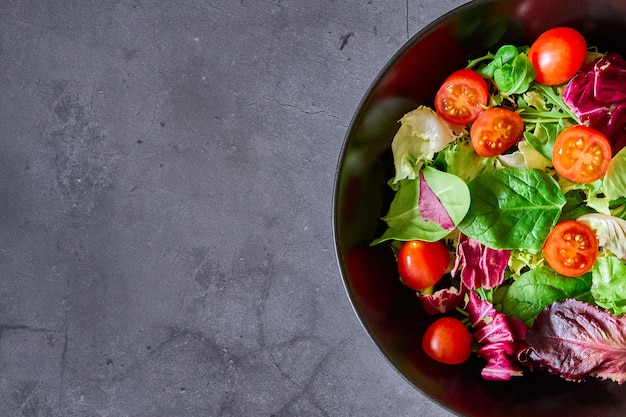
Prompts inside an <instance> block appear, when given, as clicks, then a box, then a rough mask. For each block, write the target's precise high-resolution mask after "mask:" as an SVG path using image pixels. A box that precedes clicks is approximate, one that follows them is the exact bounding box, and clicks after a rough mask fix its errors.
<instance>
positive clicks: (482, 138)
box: [470, 107, 524, 157]
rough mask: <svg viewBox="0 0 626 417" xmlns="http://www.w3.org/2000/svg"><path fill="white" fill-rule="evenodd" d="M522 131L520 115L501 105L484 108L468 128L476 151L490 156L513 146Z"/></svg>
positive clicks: (522, 122)
mask: <svg viewBox="0 0 626 417" xmlns="http://www.w3.org/2000/svg"><path fill="white" fill-rule="evenodd" d="M523 132H524V121H523V120H522V118H521V116H520V115H519V114H517V113H515V112H513V111H511V110H507V109H505V108H502V107H492V108H490V109H487V110H485V111H484V112H483V113H482V114H481V115H480V116H478V118H477V119H476V121H475V122H474V124H473V125H472V128H471V129H470V138H471V139H472V145H474V149H475V150H476V153H478V154H479V155H481V156H486V157H491V156H496V155H500V154H501V153H502V152H504V151H506V150H507V149H509V148H510V147H511V146H513V145H514V144H515V143H517V141H518V140H519V139H520V137H521V136H522V133H523Z"/></svg>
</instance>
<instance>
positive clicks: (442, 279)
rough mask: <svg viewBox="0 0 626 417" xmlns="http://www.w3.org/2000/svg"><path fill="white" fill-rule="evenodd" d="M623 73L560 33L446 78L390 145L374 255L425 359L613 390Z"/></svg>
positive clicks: (622, 374) (620, 271)
mask: <svg viewBox="0 0 626 417" xmlns="http://www.w3.org/2000/svg"><path fill="white" fill-rule="evenodd" d="M625 147H626V61H624V59H623V58H622V57H621V56H620V55H619V54H618V53H615V52H612V51H602V50H600V49H599V48H597V47H595V46H594V45H592V44H590V43H589V42H588V41H587V39H585V37H584V36H583V35H582V34H581V33H580V32H579V31H577V30H575V29H573V28H571V27H567V26H557V27H553V28H551V29H548V30H546V31H544V32H543V33H541V34H540V35H539V36H538V37H536V38H535V39H534V41H533V42H532V43H530V44H529V45H517V44H505V45H502V46H500V47H498V48H497V49H495V50H493V51H489V52H488V53H487V54H485V55H482V56H479V57H478V58H475V59H472V60H470V61H468V62H467V63H466V65H465V66H463V67H459V68H457V69H455V70H454V71H452V72H451V73H450V74H448V75H447V77H446V78H445V80H444V82H443V83H442V84H441V85H440V86H439V89H438V90H437V92H436V95H435V98H434V101H433V105H432V106H426V105H419V106H417V107H415V108H413V109H411V110H410V111H408V112H406V113H405V114H404V116H403V117H402V118H401V119H400V121H399V128H398V129H397V132H396V133H395V136H394V137H393V140H392V142H391V152H392V156H393V168H394V173H393V176H392V177H391V178H389V181H388V186H389V188H390V191H391V193H392V199H391V202H390V204H389V206H388V207H387V208H386V210H385V211H386V214H385V215H384V216H383V217H382V222H383V224H384V228H383V230H382V232H381V233H380V234H379V235H378V236H376V238H375V239H374V240H373V241H372V242H371V245H372V246H376V247H378V246H386V247H388V248H390V250H391V251H392V252H393V254H394V259H395V261H396V267H397V271H398V276H399V277H400V281H401V283H402V285H404V286H406V287H408V288H410V289H411V291H414V292H415V295H416V296H415V303H419V304H420V306H421V308H423V309H424V311H426V313H428V314H429V315H430V316H431V318H432V320H430V322H429V325H428V327H427V329H426V330H425V332H424V334H423V337H422V339H421V346H420V347H419V348H421V349H422V350H423V352H424V353H425V354H426V355H427V356H428V357H429V358H431V359H433V360H435V361H438V362H441V363H444V364H448V365H450V366H455V365H458V364H461V363H464V362H465V361H467V360H469V359H470V358H471V357H473V356H478V357H479V358H480V363H481V366H480V368H481V369H480V375H481V377H482V378H483V379H485V380H489V381H508V380H511V379H516V378H524V377H525V376H527V375H529V374H532V373H533V372H535V371H537V370H540V371H547V372H549V373H551V374H554V375H557V376H559V377H560V378H562V379H563V380H566V381H576V382H580V381H583V380H585V379H588V378H597V379H600V380H607V381H612V382H614V383H616V384H622V383H624V382H625V381H626V149H625Z"/></svg>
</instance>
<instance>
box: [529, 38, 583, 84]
mask: <svg viewBox="0 0 626 417" xmlns="http://www.w3.org/2000/svg"><path fill="white" fill-rule="evenodd" d="M586 55H587V42H586V41H585V38H584V37H583V35H582V34H581V33H580V32H578V31H577V30H575V29H572V28H568V27H556V28H552V29H549V30H547V31H545V32H544V33H542V34H541V35H539V37H538V38H537V39H536V40H535V42H534V43H533V44H532V45H531V46H530V49H529V51H528V58H529V59H530V62H531V63H532V64H533V67H535V70H536V71H537V77H536V78H535V79H536V80H537V82H539V83H541V84H545V85H558V84H563V83H564V82H566V81H567V80H569V79H570V78H572V77H573V76H574V75H575V74H576V72H578V70H579V69H580V67H581V65H582V64H583V62H585V57H586Z"/></svg>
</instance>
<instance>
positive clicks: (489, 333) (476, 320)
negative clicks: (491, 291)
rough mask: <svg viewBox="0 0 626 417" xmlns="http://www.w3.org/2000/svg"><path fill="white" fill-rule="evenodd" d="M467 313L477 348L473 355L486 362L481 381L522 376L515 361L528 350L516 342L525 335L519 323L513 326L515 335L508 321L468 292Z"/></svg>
mask: <svg viewBox="0 0 626 417" xmlns="http://www.w3.org/2000/svg"><path fill="white" fill-rule="evenodd" d="M467 312H468V315H469V319H470V324H471V326H472V328H473V329H474V333H473V335H472V336H473V337H474V340H476V341H477V342H478V343H479V344H480V347H479V349H478V350H477V351H476V353H477V354H478V356H480V357H481V358H483V359H484V360H486V361H487V364H486V365H485V367H484V368H483V369H482V371H481V375H482V377H483V378H484V379H487V380H491V381H506V380H509V379H511V377H512V376H521V375H522V370H521V369H520V367H519V366H518V362H517V357H518V354H519V353H520V352H521V351H522V350H524V349H526V348H527V346H526V345H525V343H523V341H520V340H516V336H518V335H522V334H524V329H523V327H524V324H523V323H521V322H519V321H518V322H516V323H514V327H515V333H514V332H513V331H512V330H511V327H510V326H509V322H508V321H507V317H506V316H505V315H504V314H502V313H500V312H498V311H496V309H495V308H494V306H493V304H491V303H490V302H487V301H484V300H482V299H481V298H480V297H479V296H478V295H477V294H476V293H475V292H474V291H471V290H470V291H469V301H468V304H467Z"/></svg>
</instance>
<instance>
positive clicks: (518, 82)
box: [475, 45, 537, 96]
mask: <svg viewBox="0 0 626 417" xmlns="http://www.w3.org/2000/svg"><path fill="white" fill-rule="evenodd" d="M527 50H528V49H527V48H525V47H522V48H517V47H515V46H513V45H503V46H501V47H500V48H499V49H498V51H497V52H496V53H495V55H494V56H493V59H492V60H491V61H490V62H489V63H487V64H486V65H483V66H482V67H481V68H479V69H478V73H479V74H480V75H482V76H483V77H485V78H492V79H493V81H494V82H495V84H496V86H497V87H498V90H499V91H500V93H501V94H502V95H503V96H510V95H513V94H521V93H524V92H526V91H527V90H528V88H529V87H530V84H531V82H532V81H533V80H534V79H535V76H536V75H537V73H536V71H535V68H534V67H533V65H532V63H531V62H530V60H529V59H528V56H527V55H526V52H527ZM489 58H491V57H490V56H488V57H487V59H489ZM475 62H476V63H477V62H478V61H475Z"/></svg>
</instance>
